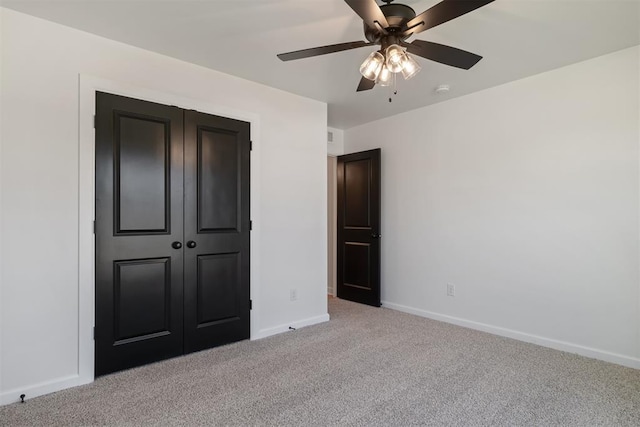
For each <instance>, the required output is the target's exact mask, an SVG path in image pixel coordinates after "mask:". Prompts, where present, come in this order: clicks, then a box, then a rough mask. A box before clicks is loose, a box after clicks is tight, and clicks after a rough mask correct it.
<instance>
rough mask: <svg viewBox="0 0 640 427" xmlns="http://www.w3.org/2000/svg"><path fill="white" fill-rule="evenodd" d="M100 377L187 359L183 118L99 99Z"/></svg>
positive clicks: (159, 108) (168, 110)
mask: <svg viewBox="0 0 640 427" xmlns="http://www.w3.org/2000/svg"><path fill="white" fill-rule="evenodd" d="M96 104H97V105H96V111H97V113H98V114H97V115H96V254H97V256H96V331H95V336H96V353H95V354H96V359H95V373H96V375H102V374H105V373H109V372H113V371H117V370H121V369H126V368H129V367H132V366H137V365H141V364H145V363H149V362H153V361H156V360H160V359H166V358H168V357H172V356H176V355H179V354H182V351H183V343H182V342H183V296H182V281H183V274H182V266H183V261H182V250H181V249H180V248H178V247H177V244H175V245H174V246H172V245H173V244H174V242H182V241H183V212H182V187H183V173H182V164H183V132H182V129H183V113H182V110H180V109H178V108H175V107H168V106H164V105H158V104H152V103H149V102H143V101H138V100H134V99H130V98H125V97H120V96H115V95H108V94H103V93H98V94H97V98H96Z"/></svg>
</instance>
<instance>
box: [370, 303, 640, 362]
mask: <svg viewBox="0 0 640 427" xmlns="http://www.w3.org/2000/svg"><path fill="white" fill-rule="evenodd" d="M382 306H383V307H386V308H390V309H392V310H398V311H402V312H404V313H409V314H415V315H416V316H420V317H426V318H428V319H433V320H438V321H440V322H446V323H451V324H454V325H458V326H463V327H465V328H469V329H475V330H478V331H482V332H488V333H490V334H494V335H499V336H502V337H507V338H513V339H516V340H519V341H524V342H528V343H531V344H537V345H540V346H543V347H549V348H553V349H555V350H560V351H566V352H568V353H575V354H579V355H581V356H585V357H590V358H592V359H598V360H603V361H605V362H611V363H615V364H618V365H622V366H627V367H629V368H635V369H640V359H638V358H635V357H629V356H624V355H621V354H616V353H610V352H608V351H604V350H598V349H596V348H591V347H585V346H582V345H578V344H572V343H569V342H566V341H559V340H554V339H551V338H545V337H541V336H538V335H531V334H527V333H525V332H519V331H514V330H512V329H506V328H501V327H499V326H493V325H487V324H486V323H479V322H474V321H471V320H466V319H461V318H459V317H453V316H448V315H446V314H439V313H434V312H431V311H426V310H421V309H418V308H413V307H408V306H405V305H400V304H395V303H392V302H389V301H382Z"/></svg>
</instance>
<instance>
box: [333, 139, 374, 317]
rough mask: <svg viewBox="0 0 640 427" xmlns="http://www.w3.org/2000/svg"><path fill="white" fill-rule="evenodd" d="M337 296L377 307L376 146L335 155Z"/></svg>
mask: <svg viewBox="0 0 640 427" xmlns="http://www.w3.org/2000/svg"><path fill="white" fill-rule="evenodd" d="M337 186H338V255H337V258H338V259H337V270H338V271H337V273H338V283H337V288H338V297H339V298H343V299H348V300H351V301H355V302H359V303H363V304H368V305H373V306H375V307H379V306H380V149H375V150H370V151H363V152H360V153H353V154H347V155H345V156H339V157H338V170H337Z"/></svg>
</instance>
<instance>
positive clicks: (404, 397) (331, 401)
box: [0, 299, 640, 426]
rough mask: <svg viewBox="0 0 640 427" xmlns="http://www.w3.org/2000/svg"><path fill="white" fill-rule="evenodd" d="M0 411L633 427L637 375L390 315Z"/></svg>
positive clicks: (356, 309)
mask: <svg viewBox="0 0 640 427" xmlns="http://www.w3.org/2000/svg"><path fill="white" fill-rule="evenodd" d="M330 314H331V321H330V322H328V323H325V324H322V325H316V326H312V327H308V328H304V329H300V330H297V331H293V332H289V333H285V334H281V335H278V336H274V337H271V338H267V339H263V340H260V341H254V342H250V341H245V342H241V343H237V344H233V345H229V346H225V347H222V348H217V349H213V350H208V351H204V352H201V353H197V354H192V355H189V356H186V357H180V358H177V359H173V360H169V361H165V362H161V363H156V364H153V365H149V366H145V367H142V368H137V369H133V370H130V371H126V372H121V373H118V374H114V375H109V376H106V377H102V378H99V379H98V380H96V381H95V382H94V383H93V384H90V385H87V386H83V387H78V388H74V389H70V390H65V391H62V392H58V393H54V394H51V395H48V396H43V397H39V398H34V399H32V400H27V402H26V403H24V404H14V405H9V406H4V407H0V425H11V426H14V425H43V426H51V425H65V426H66V425H95V424H101V425H102V424H108V425H269V426H272V425H273V426H275V425H295V426H309V425H312V426H328V425H354V426H368V425H379V426H391V425H399V426H408V425H460V426H480V425H487V426H488V425H505V426H507V425H508V426H514V425H538V426H547V425H563V426H570V425H582V426H596V425H603V426H605V425H606V426H624V425H627V426H639V425H640V371H638V370H634V369H629V368H624V367H621V366H617V365H613V364H609V363H605V362H600V361H596V360H592V359H587V358H584V357H580V356H576V355H572V354H568V353H563V352H559V351H555V350H550V349H547V348H543V347H538V346H535V345H531V344H526V343H522V342H519V341H514V340H510V339H506V338H501V337H497V336H493V335H489V334H485V333H481V332H477V331H473V330H469V329H464V328H460V327H457V326H452V325H449V324H446V323H440V322H436V321H431V320H427V319H423V318H420V317H415V316H411V315H407V314H403V313H399V312H396V311H392V310H388V309H384V308H371V307H367V306H362V305H358V304H353V303H350V302H346V301H341V300H336V299H332V300H331V301H330Z"/></svg>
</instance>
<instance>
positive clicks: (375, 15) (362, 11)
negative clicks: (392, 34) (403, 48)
mask: <svg viewBox="0 0 640 427" xmlns="http://www.w3.org/2000/svg"><path fill="white" fill-rule="evenodd" d="M344 1H345V3H347V4H348V5H349V7H351V9H353V11H354V12H355V13H357V14H358V16H360V18H362V20H363V21H364V23H365V24H367V25H368V26H369V27H371V28H378V27H376V22H377V23H378V24H380V27H381V28H382V29H383V30H384V29H385V28H387V27H388V26H389V23H388V22H387V18H386V17H385V16H384V13H382V10H381V9H380V6H378V3H376V1H375V0H344Z"/></svg>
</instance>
